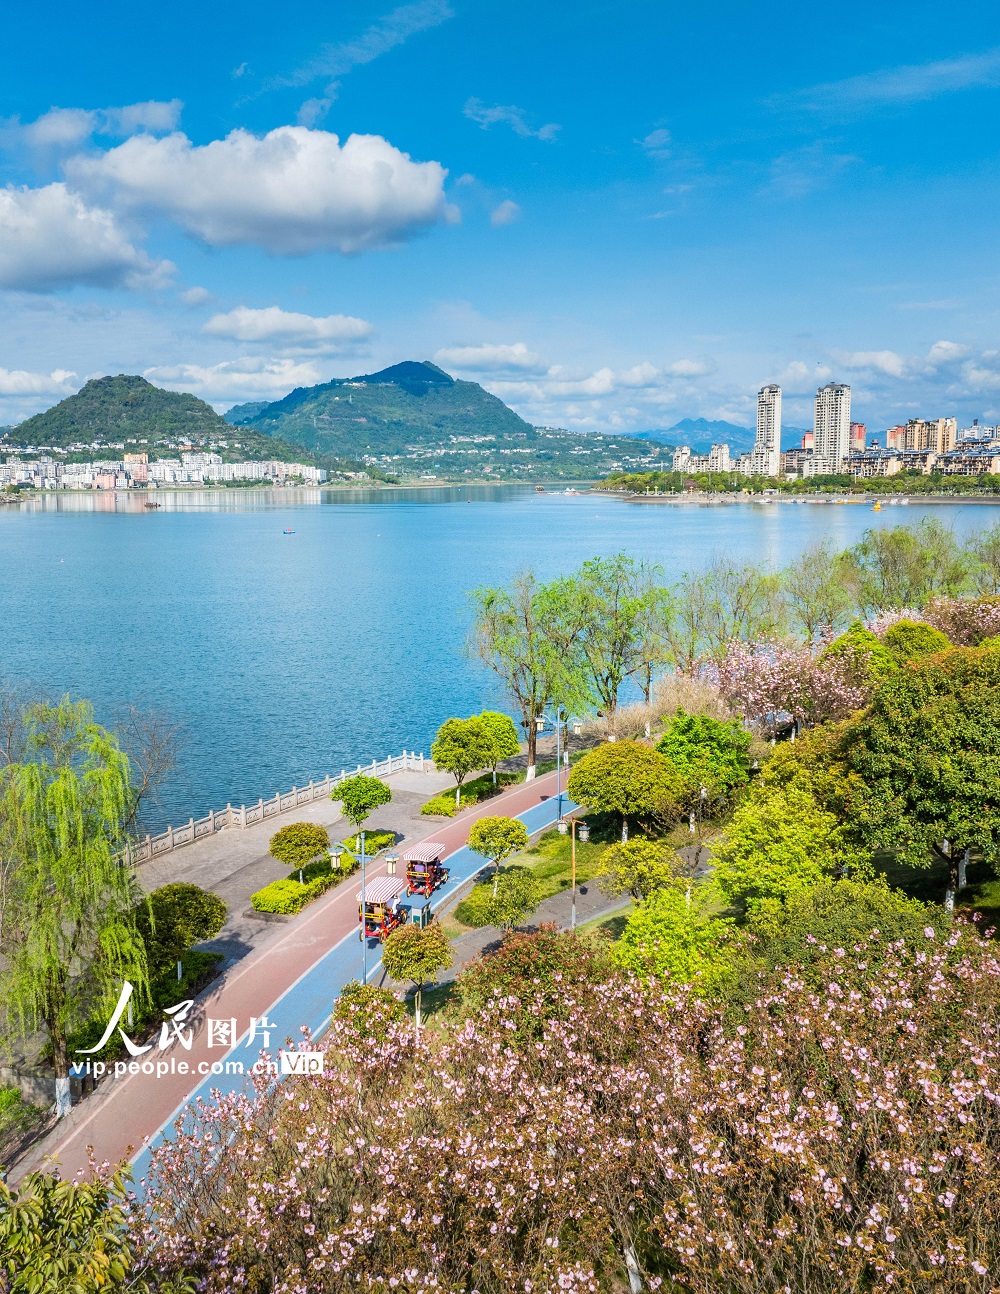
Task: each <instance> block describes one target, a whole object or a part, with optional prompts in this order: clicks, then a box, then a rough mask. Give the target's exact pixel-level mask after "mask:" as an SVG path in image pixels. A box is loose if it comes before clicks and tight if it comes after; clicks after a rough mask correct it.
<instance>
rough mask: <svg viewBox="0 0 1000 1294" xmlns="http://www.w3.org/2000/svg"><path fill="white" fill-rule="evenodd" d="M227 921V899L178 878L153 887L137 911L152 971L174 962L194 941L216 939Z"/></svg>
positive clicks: (140, 931) (138, 923) (137, 918)
mask: <svg viewBox="0 0 1000 1294" xmlns="http://www.w3.org/2000/svg"><path fill="white" fill-rule="evenodd" d="M225 921H226V905H225V903H223V901H222V899H220V898H219V896H218V895H217V894H212V893H211V891H210V890H203V889H202V888H201V886H200V885H189V884H187V883H185V882H178V883H177V884H174V885H162V886H161V887H160V888H159V889H158V890H154V891H153V892H152V894H150V896H149V899H148V902H146V903H143V904H141V905H140V906H139V909H138V911H137V913H136V925H137V926H138V928H139V933H140V934H141V935H142V939H143V943H144V944H145V945H146V956H147V958H148V959H149V968H150V971H151V972H152V973H153V974H155V973H156V972H157V971H159V970H162V969H163V968H164V967H167V966H170V965H172V964H173V963H174V962H175V961H177V960H178V959H179V958H180V957H181V956H182V954H183V953H184V952H186V950H187V949H188V948H190V947H191V945H192V944H197V943H201V941H202V940H203V939H213V938H214V937H215V936H216V935H217V934H218V933H219V931H220V930H221V929H222V927H223V925H225Z"/></svg>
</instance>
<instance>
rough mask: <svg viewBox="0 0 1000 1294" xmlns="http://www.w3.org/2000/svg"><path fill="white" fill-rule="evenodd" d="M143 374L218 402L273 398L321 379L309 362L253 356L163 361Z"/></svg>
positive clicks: (178, 389)
mask: <svg viewBox="0 0 1000 1294" xmlns="http://www.w3.org/2000/svg"><path fill="white" fill-rule="evenodd" d="M143 376H144V377H146V378H147V379H148V380H149V381H150V382H154V383H155V384H156V385H157V386H165V387H168V388H169V389H171V390H173V391H190V392H192V393H193V394H194V395H200V396H202V398H203V399H206V400H213V401H218V402H219V403H222V404H225V403H226V402H227V401H228V402H230V403H232V402H233V401H235V400H252V399H255V398H259V397H260V396H267V397H268V398H269V399H277V398H279V397H280V395H284V394H286V393H287V392H289V391H291V390H292V389H293V388H294V387H296V386H315V385H316V383H317V382H321V381H322V380H323V378H322V375H321V374H320V371H319V369H318V368H317V367H316V365H315V364H313V363H310V362H305V363H302V362H298V363H297V362H296V361H295V360H293V359H256V358H253V357H244V358H242V359H235V360H230V361H227V362H226V363H223V364H212V365H209V366H203V365H200V364H173V365H165V366H161V367H156V368H148V369H146V371H145V373H144V374H143Z"/></svg>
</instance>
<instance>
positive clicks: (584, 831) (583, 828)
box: [569, 818, 590, 930]
mask: <svg viewBox="0 0 1000 1294" xmlns="http://www.w3.org/2000/svg"><path fill="white" fill-rule="evenodd" d="M569 825H570V833H571V839H572V845H571V848H570V857H571V859H572V861H571V864H570V868H571V872H570V885H571V886H572V898H571V900H570V913H569V928H570V930H575V929H576V834H577V833H576V827H577V822H576V818H570V820H569ZM589 839H590V828H589V827H588V826H587V824H586V823H585V822H581V823H580V843H581V844H582V845H585V844H586V843H587V841H588V840H589Z"/></svg>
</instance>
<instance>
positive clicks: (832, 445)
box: [812, 382, 851, 476]
mask: <svg viewBox="0 0 1000 1294" xmlns="http://www.w3.org/2000/svg"><path fill="white" fill-rule="evenodd" d="M813 431H814V434H815V449H814V450H813V461H812V474H813V475H814V476H825V475H827V474H830V473H835V472H840V471H842V470H843V466H844V460H845V459H846V458H847V455H848V453H849V452H850V445H851V388H850V387H849V386H843V385H842V384H841V383H839V382H828V383H827V384H826V386H821V387H820V388H819V390H818V391H817V392H816V416H815V419H814V420H813Z"/></svg>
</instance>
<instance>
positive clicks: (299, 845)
mask: <svg viewBox="0 0 1000 1294" xmlns="http://www.w3.org/2000/svg"><path fill="white" fill-rule="evenodd" d="M329 848H330V837H329V836H328V835H327V834H326V827H321V826H319V824H318V823H315V822H290V823H289V824H288V826H287V827H282V828H281V830H280V831H276V832H275V833H274V835H273V836H272V837H271V844H270V846H269V849H270V853H271V857H272V858H276V859H277V860H278V862H279V863H285V864H286V865H287V866H288V867H302V866H303V865H304V864H305V863H308V862H311V861H312V859H314V858H315V857H316V856H317V854H322V853H325V852H326V850H328V849H329Z"/></svg>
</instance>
